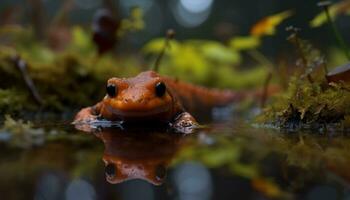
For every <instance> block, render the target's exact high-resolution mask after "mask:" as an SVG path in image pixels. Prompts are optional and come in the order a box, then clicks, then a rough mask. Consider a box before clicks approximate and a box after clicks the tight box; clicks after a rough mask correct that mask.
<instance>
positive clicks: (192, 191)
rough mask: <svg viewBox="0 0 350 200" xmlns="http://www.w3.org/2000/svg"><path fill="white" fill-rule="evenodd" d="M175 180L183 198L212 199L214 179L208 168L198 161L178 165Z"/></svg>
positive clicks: (194, 199)
mask: <svg viewBox="0 0 350 200" xmlns="http://www.w3.org/2000/svg"><path fill="white" fill-rule="evenodd" d="M174 182H175V185H176V187H177V190H178V195H179V199H181V200H188V199H191V200H196V199H198V200H205V199H211V195H212V180H211V177H210V173H209V171H208V169H207V168H206V167H205V166H203V164H200V163H197V162H187V163H184V164H182V165H180V166H179V167H177V169H176V171H175V174H174Z"/></svg>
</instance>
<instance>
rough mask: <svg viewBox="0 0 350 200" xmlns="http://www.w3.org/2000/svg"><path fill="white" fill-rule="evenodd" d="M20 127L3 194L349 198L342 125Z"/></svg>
mask: <svg viewBox="0 0 350 200" xmlns="http://www.w3.org/2000/svg"><path fill="white" fill-rule="evenodd" d="M22 131H24V132H25V131H26V129H23V130H22ZM30 131H31V133H30V134H32V135H33V133H32V132H33V130H30ZM35 131H36V132H35ZM19 132H20V131H17V134H12V136H11V137H8V136H9V135H8V133H6V132H4V131H2V132H0V136H1V137H0V139H1V141H2V142H1V143H0V149H1V151H0V155H1V157H0V193H1V199H36V200H46V199H67V200H71V199H130V200H133V199H179V200H187V199H191V200H192V199H194V200H195V199H198V200H199V199H201V200H203V199H204V200H205V199H311V200H313V199H315V200H316V199H317V200H318V199H350V190H349V189H350V188H349V180H350V171H349V170H348V169H349V168H348V166H349V161H350V156H349V152H350V151H349V150H350V145H349V144H350V140H349V137H348V136H347V135H344V134H343V132H341V131H340V132H337V131H332V132H331V133H329V132H327V133H326V132H317V133H314V132H305V131H299V132H286V131H282V130H276V129H271V128H264V127H257V126H254V125H252V124H249V123H247V122H245V121H244V120H242V121H241V120H230V121H226V122H222V123H214V124H210V125H208V126H206V127H205V128H203V129H201V130H198V131H197V132H196V133H194V134H188V135H181V134H175V133H171V132H169V131H167V130H164V129H161V128H159V129H158V130H154V128H143V127H133V128H129V129H127V130H125V129H123V128H120V127H114V128H103V127H97V128H94V129H93V130H90V131H89V132H84V131H80V130H77V129H75V128H74V127H73V126H72V125H70V124H69V123H50V124H49V125H48V124H45V123H38V124H35V128H34V133H35V134H34V135H35V136H33V137H32V138H30V139H29V140H28V138H23V134H22V135H21V133H19ZM37 132H41V133H40V134H37ZM6 135H7V136H6ZM24 135H26V134H24ZM6 137H7V138H6ZM28 141H29V144H28Z"/></svg>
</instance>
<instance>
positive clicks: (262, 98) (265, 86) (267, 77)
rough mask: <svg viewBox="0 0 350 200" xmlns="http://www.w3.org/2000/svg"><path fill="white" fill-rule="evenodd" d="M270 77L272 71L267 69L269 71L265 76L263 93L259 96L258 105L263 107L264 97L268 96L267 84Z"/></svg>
mask: <svg viewBox="0 0 350 200" xmlns="http://www.w3.org/2000/svg"><path fill="white" fill-rule="evenodd" d="M271 79H272V71H269V73H268V74H267V76H266V79H265V82H264V87H263V93H262V96H261V102H260V107H261V108H263V107H264V106H265V103H266V99H267V96H268V89H269V84H270V81H271Z"/></svg>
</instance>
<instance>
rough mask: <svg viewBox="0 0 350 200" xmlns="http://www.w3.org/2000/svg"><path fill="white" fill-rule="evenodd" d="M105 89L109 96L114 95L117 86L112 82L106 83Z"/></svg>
mask: <svg viewBox="0 0 350 200" xmlns="http://www.w3.org/2000/svg"><path fill="white" fill-rule="evenodd" d="M106 90H107V94H108V96H109V97H115V95H116V94H117V91H118V88H117V87H116V86H115V85H114V84H108V85H107V87H106Z"/></svg>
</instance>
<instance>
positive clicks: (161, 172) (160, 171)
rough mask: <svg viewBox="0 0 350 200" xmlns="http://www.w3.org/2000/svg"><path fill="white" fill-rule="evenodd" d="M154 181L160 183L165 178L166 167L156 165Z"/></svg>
mask: <svg viewBox="0 0 350 200" xmlns="http://www.w3.org/2000/svg"><path fill="white" fill-rule="evenodd" d="M155 174H156V179H157V180H158V181H162V180H163V179H164V178H165V176H166V167H165V166H164V165H158V166H157V167H156V170H155Z"/></svg>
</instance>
